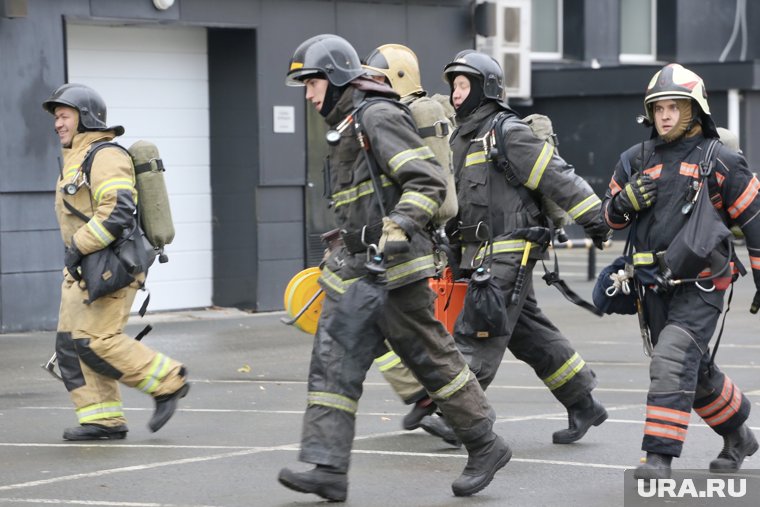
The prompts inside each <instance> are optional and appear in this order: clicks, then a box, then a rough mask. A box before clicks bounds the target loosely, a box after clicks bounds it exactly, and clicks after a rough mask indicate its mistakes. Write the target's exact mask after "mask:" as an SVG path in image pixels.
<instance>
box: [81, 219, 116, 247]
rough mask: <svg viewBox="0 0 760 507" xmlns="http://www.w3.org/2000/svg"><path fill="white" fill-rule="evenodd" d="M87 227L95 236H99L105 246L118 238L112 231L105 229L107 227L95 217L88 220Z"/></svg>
mask: <svg viewBox="0 0 760 507" xmlns="http://www.w3.org/2000/svg"><path fill="white" fill-rule="evenodd" d="M87 228H88V229H89V230H90V232H92V235H93V236H95V237H96V238H98V240H99V241H100V242H101V243H102V245H103V246H108V245H110V244H111V243H112V242H113V241H114V240H115V239H116V238H115V237H113V235H112V234H111V233H110V232H108V231H107V230H106V229H105V227H103V224H101V223H100V222H98V221H97V220H95V219H94V218H93V219H90V221H89V222H87Z"/></svg>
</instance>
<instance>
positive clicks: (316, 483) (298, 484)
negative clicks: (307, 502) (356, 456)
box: [277, 465, 348, 502]
mask: <svg viewBox="0 0 760 507" xmlns="http://www.w3.org/2000/svg"><path fill="white" fill-rule="evenodd" d="M277 480H278V481H280V484H282V485H283V486H285V487H286V488H290V489H292V490H294V491H298V492H300V493H314V494H315V495H319V496H321V497H322V498H325V499H327V500H329V501H331V502H343V501H345V500H346V497H347V496H348V475H347V474H346V473H345V472H339V471H337V470H335V469H334V468H333V467H328V466H324V465H317V466H316V467H314V468H312V469H311V470H307V471H306V472H294V471H292V470H290V469H289V468H283V469H282V470H280V474H279V475H278V476H277Z"/></svg>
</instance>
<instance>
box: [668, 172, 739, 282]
mask: <svg viewBox="0 0 760 507" xmlns="http://www.w3.org/2000/svg"><path fill="white" fill-rule="evenodd" d="M730 236H731V231H730V230H729V229H728V227H726V224H724V223H723V220H722V219H721V217H720V216H719V215H718V212H717V211H715V207H713V204H712V202H710V196H709V191H708V186H707V178H703V180H702V188H701V189H700V190H699V195H698V196H697V201H696V203H695V204H694V207H693V209H692V210H691V216H689V220H688V221H687V222H686V225H685V226H684V227H683V228H682V229H681V230H680V231H678V234H676V236H675V237H674V238H673V241H672V242H671V243H670V245H669V246H668V249H667V251H666V252H665V265H666V266H667V268H668V269H669V270H670V271H671V273H672V277H673V278H675V279H682V278H687V279H689V278H696V277H697V275H698V274H699V273H700V272H701V271H702V270H703V269H705V268H707V267H708V266H709V265H710V264H711V257H712V254H713V252H714V251H716V250H717V249H718V247H719V246H720V245H722V244H724V243H725V242H726V240H728V238H730Z"/></svg>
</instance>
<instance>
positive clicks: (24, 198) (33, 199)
mask: <svg viewBox="0 0 760 507" xmlns="http://www.w3.org/2000/svg"><path fill="white" fill-rule="evenodd" d="M48 179H49V180H50V181H51V182H55V179H56V174H51V175H49V178H48ZM51 184H52V183H51ZM53 199H54V197H53V193H52V192H50V193H47V192H39V193H20V194H4V195H3V196H2V198H1V199H0V232H2V231H36V230H46V229H55V230H57V229H58V222H57V221H56V219H55V210H54V208H53V206H54V204H53Z"/></svg>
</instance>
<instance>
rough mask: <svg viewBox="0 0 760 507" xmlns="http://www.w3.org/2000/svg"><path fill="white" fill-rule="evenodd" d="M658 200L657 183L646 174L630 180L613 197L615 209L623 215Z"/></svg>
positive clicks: (641, 208) (648, 205)
mask: <svg viewBox="0 0 760 507" xmlns="http://www.w3.org/2000/svg"><path fill="white" fill-rule="evenodd" d="M656 201H657V183H656V182H655V181H654V180H653V179H652V177H651V176H649V175H648V174H645V175H643V176H639V177H638V178H637V179H636V180H634V181H629V182H628V183H626V184H625V186H624V187H623V189H622V190H621V191H620V192H619V193H618V194H617V195H616V196H615V198H614V199H612V205H613V206H614V208H615V211H616V212H617V213H619V214H621V215H623V214H625V213H630V212H631V211H641V210H643V209H646V208H648V207H650V206H652V205H653V204H654V203H655V202H656Z"/></svg>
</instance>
